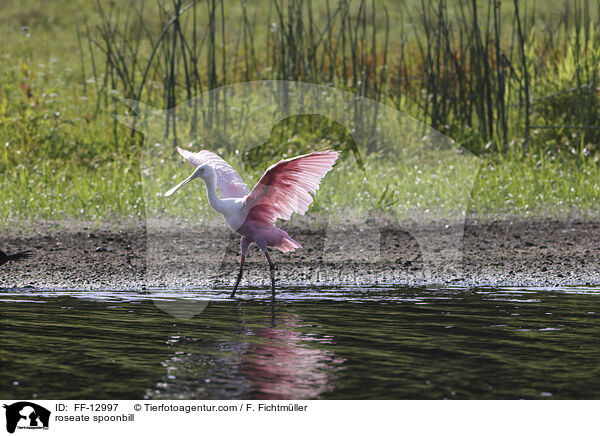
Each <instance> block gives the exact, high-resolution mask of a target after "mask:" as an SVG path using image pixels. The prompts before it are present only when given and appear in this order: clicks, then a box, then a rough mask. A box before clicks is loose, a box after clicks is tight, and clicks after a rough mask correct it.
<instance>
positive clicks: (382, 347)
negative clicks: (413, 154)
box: [0, 287, 600, 399]
mask: <svg viewBox="0 0 600 436" xmlns="http://www.w3.org/2000/svg"><path fill="white" fill-rule="evenodd" d="M174 295H175V294H174V293H173V292H168V291H166V290H164V291H159V292H156V293H154V292H147V293H139V292H134V291H132V292H115V291H112V292H108V291H107V292H90V291H60V292H59V291H42V290H34V289H25V290H0V319H1V320H2V334H1V339H0V344H1V349H2V353H1V354H0V395H1V396H2V398H7V399H8V398H10V399H13V398H21V399H23V398H45V399H50V398H52V399H56V398H64V399H85V398H88V399H91V398H93V399H109V398H110V399H119V398H122V399H138V398H156V399H157V398H196V399H230V398H243V399H250V398H253V399H258V398H262V399H300V398H330V399H335V398H339V399H349V398H360V399H369V398H395V399H417V398H419V399H421V398H422V399H442V398H456V399H475V398H479V399H513V398H534V399H535V398H557V399H567V398H599V397H600V394H599V392H600V340H599V338H600V335H599V334H600V305H599V304H598V302H599V301H600V289H592V288H589V289H586V288H571V289H518V288H511V289H470V290H467V289H451V288H442V289H405V288H391V287H390V288H382V287H379V288H358V287H356V288H345V289H306V288H303V289H300V288H299V289H292V290H286V291H280V292H279V294H278V299H277V301H276V302H275V303H272V302H271V300H270V299H269V298H268V295H269V294H268V293H267V292H266V291H263V290H249V289H245V290H243V291H242V293H241V294H240V299H239V300H237V301H234V300H230V299H228V298H227V293H225V292H217V291H196V292H186V293H178V294H177V296H178V297H180V298H181V299H179V300H178V303H177V304H179V306H182V305H184V306H186V307H192V306H194V305H195V304H196V305H197V307H202V308H204V305H203V304H201V303H202V302H204V303H205V302H207V301H208V300H210V302H209V304H208V305H207V306H206V307H205V308H204V310H203V311H201V313H198V314H197V315H196V316H195V317H193V318H192V319H189V320H182V319H179V318H176V317H174V316H172V315H171V314H169V313H166V312H164V311H163V310H160V309H159V308H158V307H157V306H156V305H155V303H154V300H156V301H157V302H158V304H163V305H164V304H165V302H166V303H168V302H172V300H174ZM153 299H154V300H153ZM198 302H200V303H198Z"/></svg>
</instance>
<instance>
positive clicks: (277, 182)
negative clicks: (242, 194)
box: [246, 150, 340, 223]
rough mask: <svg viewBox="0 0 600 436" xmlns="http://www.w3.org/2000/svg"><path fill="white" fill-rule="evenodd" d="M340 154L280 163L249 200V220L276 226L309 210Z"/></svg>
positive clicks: (314, 155) (321, 153)
mask: <svg viewBox="0 0 600 436" xmlns="http://www.w3.org/2000/svg"><path fill="white" fill-rule="evenodd" d="M339 153H340V152H339V151H332V150H323V151H317V152H314V153H310V154H306V155H303V156H297V157H293V158H291V159H285V160H282V161H279V162H278V163H276V164H275V165H273V166H271V167H270V168H269V169H268V170H267V171H266V172H265V174H264V175H263V176H262V177H261V179H260V180H259V181H258V183H257V184H256V186H255V187H254V188H253V189H252V192H251V193H250V194H249V195H248V197H247V198H246V204H248V205H249V206H251V207H252V208H251V209H250V212H249V214H248V216H249V217H251V218H253V219H256V220H258V221H263V222H268V223H274V222H275V220H276V219H277V218H281V219H284V220H288V219H290V217H291V216H292V213H293V212H297V213H299V214H300V215H304V213H305V212H306V211H307V210H308V206H310V204H311V203H312V201H313V198H312V196H311V194H313V195H314V194H315V192H316V191H317V189H318V188H319V184H320V183H321V179H322V178H323V177H324V176H325V174H327V172H328V171H329V170H331V168H332V167H333V164H334V163H335V161H336V159H337V158H338V155H339Z"/></svg>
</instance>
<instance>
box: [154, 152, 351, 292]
mask: <svg viewBox="0 0 600 436" xmlns="http://www.w3.org/2000/svg"><path fill="white" fill-rule="evenodd" d="M178 151H179V153H180V154H181V155H182V156H183V157H184V158H186V159H187V160H188V161H189V162H190V164H192V165H193V166H195V167H196V170H195V171H194V172H193V173H192V175H191V176H190V177H188V178H187V179H186V180H184V181H183V182H181V183H180V184H179V185H177V186H175V187H174V188H172V189H170V190H169V191H168V192H167V193H166V194H165V197H168V196H170V195H172V194H173V193H174V192H175V191H177V190H178V189H179V188H181V187H182V186H183V185H185V184H187V183H189V182H191V181H192V180H194V179H196V178H198V177H200V178H202V179H203V180H204V183H205V185H206V194H207V198H208V202H209V204H210V206H211V207H212V208H213V209H214V210H216V211H217V212H219V213H221V214H222V215H223V217H224V218H225V221H226V222H227V225H228V226H229V227H230V228H231V229H232V230H233V231H234V232H237V233H238V234H240V235H241V236H242V239H241V243H240V245H241V252H242V258H241V265H240V272H239V274H238V278H237V281H236V284H235V286H234V289H233V293H232V296H234V295H235V292H236V290H237V287H238V285H239V282H240V280H241V278H242V271H243V268H244V261H245V257H246V253H247V251H248V247H249V246H250V244H252V243H253V242H254V243H255V244H256V245H258V247H259V248H260V249H261V250H262V251H263V252H264V253H265V255H266V257H267V260H268V261H269V267H270V270H271V289H272V292H273V296H274V295H275V278H274V269H275V267H274V264H273V262H272V260H271V257H270V256H269V252H268V248H269V247H270V248H277V249H278V250H280V251H282V252H284V253H285V252H290V251H294V250H295V249H296V248H300V247H301V245H300V244H299V243H298V242H296V241H294V240H293V239H292V238H291V237H290V236H289V235H288V234H287V232H286V231H284V230H282V229H280V228H278V227H277V226H275V221H276V219H277V218H280V219H285V220H287V219H290V217H291V215H292V213H294V212H296V213H300V214H304V213H305V212H306V211H307V210H308V206H309V205H310V203H311V202H312V199H313V198H312V196H311V194H314V193H315V192H316V190H317V189H318V187H319V183H320V181H321V179H322V178H323V177H324V176H325V174H326V173H327V172H328V171H329V170H330V169H331V168H332V166H333V164H334V163H335V161H336V159H337V157H338V154H339V152H337V151H332V150H323V151H317V152H314V153H310V154H307V155H303V156H297V157H294V158H290V159H284V160H282V161H280V162H278V163H276V164H275V165H273V166H271V167H270V168H269V169H267V171H266V172H265V174H264V175H263V176H262V177H261V179H260V180H259V182H258V183H257V184H256V186H254V188H253V189H252V191H250V190H249V189H248V187H247V186H246V184H245V183H244V181H243V180H242V178H241V177H240V176H239V174H238V173H237V172H235V170H234V169H233V168H232V167H231V166H230V165H229V164H228V163H227V162H225V161H224V160H223V159H222V158H221V157H219V156H217V155H216V154H214V153H212V152H210V151H206V150H203V151H200V152H198V153H192V152H189V151H186V150H183V149H181V148H178ZM217 189H218V190H219V191H220V193H221V195H222V197H219V195H218V193H217Z"/></svg>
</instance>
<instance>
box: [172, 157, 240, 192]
mask: <svg viewBox="0 0 600 436" xmlns="http://www.w3.org/2000/svg"><path fill="white" fill-rule="evenodd" d="M177 151H178V152H179V154H180V155H182V156H183V157H184V158H186V159H187V160H188V162H189V163H191V164H192V165H193V166H195V167H198V166H200V165H203V164H209V165H210V166H212V167H213V168H214V169H215V172H216V173H217V188H218V189H219V191H221V196H222V197H223V198H242V197H244V196H246V195H248V193H249V192H250V189H248V186H247V185H246V184H245V183H244V181H243V180H242V178H241V177H240V175H239V174H238V173H237V172H236V171H235V170H234V169H233V168H232V167H231V165H229V164H228V163H227V162H225V160H223V158H221V157H220V156H219V155H217V154H215V153H213V152H211V151H208V150H202V151H199V152H198V153H192V152H191V151H188V150H184V149H183V148H179V147H177Z"/></svg>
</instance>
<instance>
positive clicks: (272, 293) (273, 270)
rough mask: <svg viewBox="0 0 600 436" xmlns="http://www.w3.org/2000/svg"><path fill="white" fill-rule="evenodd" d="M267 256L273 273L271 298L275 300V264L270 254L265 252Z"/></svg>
mask: <svg viewBox="0 0 600 436" xmlns="http://www.w3.org/2000/svg"><path fill="white" fill-rule="evenodd" d="M265 256H267V260H268V261H269V272H270V273H271V297H273V298H275V264H274V263H273V261H272V260H271V256H269V253H268V252H266V251H265Z"/></svg>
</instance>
